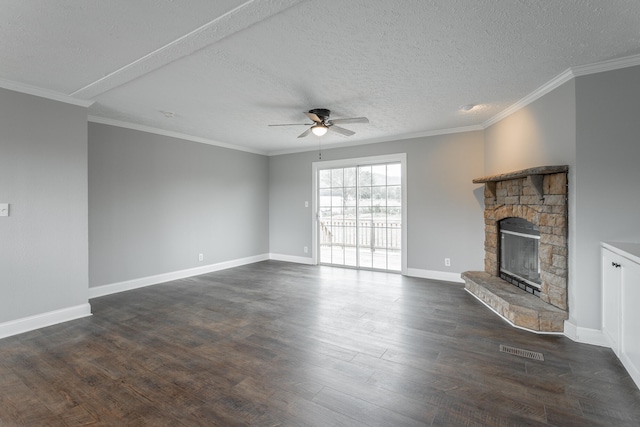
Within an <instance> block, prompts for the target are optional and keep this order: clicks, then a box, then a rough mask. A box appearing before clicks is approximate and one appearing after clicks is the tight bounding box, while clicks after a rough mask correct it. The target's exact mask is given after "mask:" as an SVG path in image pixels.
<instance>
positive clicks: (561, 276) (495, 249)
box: [463, 166, 568, 332]
mask: <svg viewBox="0 0 640 427" xmlns="http://www.w3.org/2000/svg"><path fill="white" fill-rule="evenodd" d="M567 171H568V166H542V167H537V168H531V169H525V170H521V171H516V172H511V173H506V174H500V175H492V176H487V177H484V178H478V179H474V180H473V182H474V183H484V184H485V189H484V203H485V210H484V218H485V261H484V265H485V273H486V277H485V275H481V274H478V273H481V272H466V273H463V278H464V279H465V282H466V283H467V285H466V288H467V290H469V291H470V292H472V293H473V294H474V295H476V296H477V297H478V298H480V299H481V300H482V301H484V302H485V303H486V304H487V305H489V306H490V307H491V308H493V309H494V310H496V311H497V312H498V313H499V314H501V315H502V316H503V317H505V318H507V319H509V320H510V321H512V322H513V323H514V324H516V325H518V326H522V327H525V328H528V329H533V330H536V331H546V332H560V331H562V328H563V324H562V321H561V320H562V319H566V318H567V273H568V266H567V230H568V228H567ZM509 217H517V218H523V219H525V220H527V221H529V222H531V223H533V224H535V225H537V226H538V228H539V230H540V244H539V248H538V256H539V263H540V273H541V274H540V276H541V281H542V283H541V288H540V295H539V297H540V298H539V300H538V298H537V297H536V296H534V295H532V294H529V293H527V292H525V291H523V290H521V289H518V288H517V287H515V286H513V285H511V284H508V283H507V282H505V281H504V280H502V279H500V278H499V277H498V276H499V265H498V263H499V251H500V245H499V230H498V222H499V221H500V220H502V219H505V218H509ZM490 278H491V279H490ZM503 286H510V287H512V288H513V289H515V291H514V290H512V289H510V288H503ZM516 291H517V292H516ZM536 300H537V301H536ZM527 301H530V303H527ZM540 302H542V303H543V304H548V305H551V306H553V307H550V308H549V309H548V310H547V309H545V305H542V306H541V305H540ZM509 307H512V308H509ZM557 309H559V310H557ZM549 313H553V314H552V315H551V317H552V320H551V321H549V319H548V318H547V317H545V316H548V315H549Z"/></svg>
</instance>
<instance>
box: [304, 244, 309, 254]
mask: <svg viewBox="0 0 640 427" xmlns="http://www.w3.org/2000/svg"><path fill="white" fill-rule="evenodd" d="M304 253H305V254H307V253H309V248H308V247H306V246H305V247H304Z"/></svg>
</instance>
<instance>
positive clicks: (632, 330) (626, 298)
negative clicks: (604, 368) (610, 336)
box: [621, 260, 640, 383]
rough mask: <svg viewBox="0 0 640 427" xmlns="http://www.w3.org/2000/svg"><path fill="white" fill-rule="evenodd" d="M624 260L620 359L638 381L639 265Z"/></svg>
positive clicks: (639, 327)
mask: <svg viewBox="0 0 640 427" xmlns="http://www.w3.org/2000/svg"><path fill="white" fill-rule="evenodd" d="M625 261H626V262H625V263H624V264H623V266H622V331H621V332H622V339H621V344H622V348H621V350H622V357H621V359H622V362H623V364H624V365H625V367H626V368H627V370H628V371H629V373H630V374H631V376H632V377H633V379H634V380H635V381H636V383H638V381H640V265H639V264H636V263H633V262H630V261H628V260H625ZM629 365H630V366H629Z"/></svg>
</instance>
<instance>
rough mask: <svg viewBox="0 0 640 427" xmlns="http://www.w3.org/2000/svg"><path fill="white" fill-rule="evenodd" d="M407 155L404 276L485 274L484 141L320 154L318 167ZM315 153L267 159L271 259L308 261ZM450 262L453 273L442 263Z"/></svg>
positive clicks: (474, 137) (477, 136)
mask: <svg viewBox="0 0 640 427" xmlns="http://www.w3.org/2000/svg"><path fill="white" fill-rule="evenodd" d="M392 153H406V154H407V172H408V175H407V192H408V194H407V198H408V211H407V216H408V218H407V221H408V224H407V227H408V228H407V231H408V242H407V246H408V248H407V251H408V268H413V269H422V270H435V271H443V272H451V273H460V272H462V271H465V270H478V269H483V258H484V255H483V254H484V220H483V206H482V193H478V191H475V192H474V190H477V188H478V186H477V185H474V184H472V183H471V180H472V179H473V178H477V177H479V176H482V175H483V172H484V171H483V165H484V158H483V133H482V132H468V133H460V134H452V135H440V136H433V137H425V138H419V139H412V140H405V141H396V142H389V143H380V144H369V145H361V146H354V147H345V148H335V149H330V150H323V152H322V159H323V160H338V159H347V158H358V157H367V156H376V155H383V154H392ZM315 161H318V152H317V151H311V152H305V153H296V154H287V155H280V156H272V157H270V158H269V200H270V201H269V236H270V252H271V253H274V254H279V255H287V256H299V257H305V256H306V257H309V256H310V254H304V252H303V247H304V246H308V247H309V248H311V239H312V230H313V228H312V227H313V216H312V213H311V207H309V208H305V207H304V202H305V201H309V206H311V201H312V199H313V194H312V188H311V186H312V162H315ZM445 257H449V258H451V259H452V265H451V267H445V266H444V258H445Z"/></svg>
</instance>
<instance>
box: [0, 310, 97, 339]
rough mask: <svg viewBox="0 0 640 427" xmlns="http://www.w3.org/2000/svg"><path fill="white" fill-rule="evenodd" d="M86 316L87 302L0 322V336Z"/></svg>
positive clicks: (89, 311)
mask: <svg viewBox="0 0 640 427" xmlns="http://www.w3.org/2000/svg"><path fill="white" fill-rule="evenodd" d="M87 316H91V305H90V304H89V303H86V304H81V305H76V306H73V307H68V308H63V309H60V310H54V311H48V312H46V313H41V314H36V315H34V316H29V317H23V318H22V319H16V320H11V321H9V322H5V323H0V338H6V337H10V336H12V335H18V334H22V333H24V332H29V331H33V330H34V329H40V328H45V327H47V326H52V325H57V324H58V323H63V322H68V321H69V320H75V319H80V318H81V317H87Z"/></svg>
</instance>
